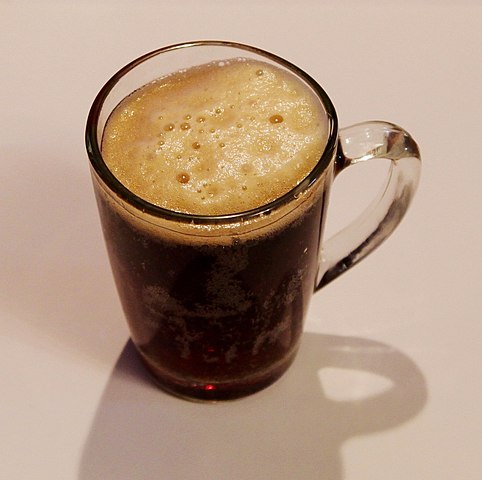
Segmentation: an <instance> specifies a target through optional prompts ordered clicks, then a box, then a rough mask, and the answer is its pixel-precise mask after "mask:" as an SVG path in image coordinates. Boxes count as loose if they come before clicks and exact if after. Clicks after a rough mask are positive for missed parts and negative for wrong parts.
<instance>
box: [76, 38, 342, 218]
mask: <svg viewBox="0 0 482 480" xmlns="http://www.w3.org/2000/svg"><path fill="white" fill-rule="evenodd" d="M202 46H218V47H231V48H237V49H239V50H245V51H248V52H251V53H254V54H256V55H259V56H262V57H265V58H267V59H268V60H271V61H272V62H275V63H277V64H279V65H281V66H283V67H284V68H286V69H288V70H289V71H291V72H292V73H294V74H295V75H296V76H298V77H299V78H301V79H302V80H303V81H304V82H305V83H306V84H308V85H309V86H310V87H311V88H312V89H313V91H314V92H315V94H316V95H317V97H318V98H319V99H320V101H321V103H322V104H323V107H324V109H325V112H326V115H327V120H328V136H327V141H326V145H325V148H324V150H323V152H322V154H321V156H320V159H319V160H318V162H317V163H316V165H315V167H314V168H313V169H312V170H311V171H310V173H309V174H308V175H307V176H306V177H305V178H304V179H303V180H302V181H301V182H300V183H298V184H297V185H296V186H294V187H293V188H292V189H291V190H290V191H288V192H287V193H285V194H283V195H282V196H280V197H278V198H276V199H275V200H272V201H271V202H269V203H266V204H264V205H260V206H258V207H255V208H253V209H249V210H245V211H241V212H234V213H227V214H221V215H197V214H190V213H184V212H178V211H175V210H169V209H166V208H163V207H160V206H158V205H155V204H153V203H151V202H149V201H147V200H144V199H143V198H142V197H139V196H138V195H136V194H135V193H133V192H132V191H130V190H129V189H128V188H127V187H126V186H125V185H124V184H122V183H121V182H120V180H118V179H117V177H116V176H115V175H114V174H113V173H112V172H111V170H110V169H109V168H108V166H107V164H106V163H105V162H104V159H103V157H102V153H101V146H100V145H99V143H98V139H97V133H98V132H97V130H98V124H99V117H100V113H101V111H102V107H103V105H104V102H105V100H106V99H107V97H108V96H109V94H110V92H111V91H112V90H113V89H114V87H115V86H116V84H117V83H118V82H119V81H120V80H121V78H122V77H124V76H125V75H126V74H127V73H128V72H130V71H131V70H133V69H134V68H136V67H137V66H138V65H140V64H142V63H144V62H145V61H147V60H149V59H151V58H153V57H156V56H158V55H160V54H162V53H166V52H171V51H174V50H179V49H183V48H192V47H202ZM146 83H147V82H146ZM140 87H142V85H139V88H140ZM114 108H115V107H114ZM110 113H111V112H110ZM337 135H338V119H337V115H336V111H335V107H334V106H333V103H332V102H331V100H330V98H329V97H328V95H327V93H326V92H325V91H324V90H323V88H322V87H321V86H320V85H319V84H318V82H316V80H314V79H313V78H312V77H311V76H310V75H308V74H307V73H306V72H304V71H303V70H301V69H300V68H299V67H297V66H296V65H294V64H293V63H291V62H289V61H287V60H285V59H284V58H282V57H279V56H278V55H276V54H273V53H270V52H267V51H265V50H262V49H260V48H257V47H253V46H250V45H246V44H243V43H238V42H231V41H224V40H197V41H191V42H183V43H177V44H173V45H168V46H165V47H162V48H158V49H156V50H153V51H151V52H148V53H146V54H144V55H142V56H140V57H138V58H136V59H135V60H133V61H131V62H130V63H128V64H127V65H125V66H124V67H122V68H121V69H120V70H118V71H117V72H116V73H115V74H114V75H113V76H112V77H111V78H110V79H109V80H108V81H107V82H106V83H105V85H104V86H103V87H102V88H101V90H100V91H99V93H98V94H97V96H96V97H95V99H94V102H93V103H92V106H91V108H90V111H89V114H88V117H87V123H86V129H85V144H86V148H87V153H88V156H89V159H90V163H91V165H92V167H93V168H94V170H95V172H96V173H97V175H99V177H100V178H101V180H102V181H103V182H104V183H105V184H106V186H107V187H108V188H109V189H110V190H111V191H112V192H114V193H115V194H116V195H117V196H118V197H119V198H120V199H121V200H123V201H124V202H126V203H127V204H129V205H131V206H132V207H134V208H136V209H138V210H141V211H142V212H143V213H148V214H150V215H152V216H154V217H160V218H165V219H172V220H175V221H177V222H183V223H195V224H208V223H232V222H236V221H240V220H248V219H252V218H255V217H258V216H262V215H266V214H269V213H270V212H271V211H273V210H275V209H277V208H279V207H281V206H283V205H285V204H287V203H289V202H290V201H291V200H292V199H293V198H297V197H298V196H299V195H300V194H301V193H303V192H304V191H306V190H307V189H308V188H309V187H310V186H311V185H312V184H313V183H314V182H315V181H316V180H317V179H318V178H320V176H321V174H322V173H323V172H324V171H325V169H326V167H327V166H328V165H329V164H330V162H331V160H332V158H333V156H334V153H335V149H336V145H337Z"/></svg>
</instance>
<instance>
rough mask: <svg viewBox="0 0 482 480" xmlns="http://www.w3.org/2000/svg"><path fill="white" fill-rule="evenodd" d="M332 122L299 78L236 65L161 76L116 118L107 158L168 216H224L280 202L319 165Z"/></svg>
mask: <svg viewBox="0 0 482 480" xmlns="http://www.w3.org/2000/svg"><path fill="white" fill-rule="evenodd" d="M326 137H327V119H326V115H325V112H324V110H323V109H322V107H321V105H320V103H319V101H318V100H317V99H316V97H315V96H314V95H313V93H312V92H311V90H309V89H308V88H307V87H306V86H305V85H304V84H302V83H301V81H300V80H299V79H297V78H296V77H294V76H293V75H292V74H290V73H288V72H285V71H283V70H281V69H279V68H277V67H274V66H272V65H269V64H266V63H262V62H258V61H254V60H248V59H231V60H224V61H222V62H213V63H210V64H205V65H201V66H198V67H193V68H191V69H188V70H183V71H180V72H176V73H173V74H171V75H168V76H166V77H163V78H160V79H158V80H156V81H154V82H152V83H150V84H148V85H146V86H144V87H142V88H141V89H140V90H137V91H136V92H134V93H133V94H132V95H130V96H129V97H127V98H126V99H124V100H123V101H122V102H121V103H120V104H119V106H118V107H117V108H116V109H115V111H114V112H113V114H112V115H111V117H110V119H109V121H108V123H107V125H106V129H105V132H104V138H103V142H102V153H103V157H104V159H105V161H106V163H107V165H108V166H109V168H110V169H111V171H112V172H113V173H114V175H116V176H117V178H118V179H119V180H120V181H121V182H122V183H123V184H124V185H125V186H127V187H128V188H129V189H130V190H132V191H133V192H134V193H135V194H137V195H139V196H140V197H142V198H144V199H145V200H147V201H149V202H151V203H153V204H155V205H159V206H161V207H164V208H168V209H170V210H174V211H179V212H185V213H191V214H198V215H219V214H228V213H235V212H239V211H245V210H249V209H251V208H255V207H257V206H260V205H264V204H266V203H269V202H270V201H272V200H274V199H276V198H278V197H280V196H282V195H283V194H284V193H286V192H288V191H289V190H291V189H292V188H293V187H294V186H296V185H297V184H298V183H299V182H301V181H302V180H303V179H304V178H305V177H306V176H307V175H308V174H309V172H310V171H311V170H312V169H313V167H314V166H315V165H316V163H317V162H318V160H319V158H320V155H321V153H322V151H323V148H324V146H325V143H326Z"/></svg>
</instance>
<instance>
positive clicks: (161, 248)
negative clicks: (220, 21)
mask: <svg viewBox="0 0 482 480" xmlns="http://www.w3.org/2000/svg"><path fill="white" fill-rule="evenodd" d="M98 193H99V192H98ZM97 198H98V203H99V207H100V212H101V217H102V222H103V228H104V235H105V238H106V243H107V245H108V249H109V255H110V260H111V265H112V269H113V272H114V276H115V279H116V283H117V288H118V291H119V294H120V298H121V301H122V304H123V308H124V311H125V314H126V317H127V320H128V323H129V326H130V329H131V333H132V338H133V341H134V343H135V344H136V346H137V348H138V350H139V352H140V353H141V357H142V359H143V361H144V362H145V364H146V365H147V367H148V368H149V370H150V371H151V372H152V373H153V375H154V377H155V378H156V380H157V382H158V383H159V384H160V385H161V386H162V387H163V388H164V389H166V390H168V391H170V392H172V393H175V394H177V395H180V396H187V397H191V398H199V399H203V400H214V399H230V398H236V397H240V396H244V395H247V394H249V393H252V392H254V391H257V390H260V389H261V388H264V387H265V386H267V385H269V384H271V383H273V382H274V381H275V380H276V379H277V378H279V377H280V376H281V375H282V374H283V372H284V371H285V370H286V369H287V368H288V366H289V365H290V364H291V362H292V360H293V358H294V355H295V353H296V351H297V348H298V344H299V339H300V336H301V332H302V322H303V318H304V316H305V313H306V309H307V306H308V301H309V299H310V297H311V295H312V293H313V289H314V284H315V277H316V270H317V265H318V254H319V242H320V232H321V226H320V222H321V219H322V218H323V215H322V209H323V207H324V205H323V204H324V202H323V198H319V199H318V200H317V201H316V203H315V204H314V205H312V206H311V207H310V208H309V209H308V210H307V211H305V212H304V214H303V215H302V217H301V218H298V219H297V220H296V221H293V222H292V223H289V224H287V225H285V226H284V227H282V228H278V229H276V230H274V231H273V233H272V234H269V235H265V234H264V235H262V236H260V237H259V238H256V237H253V236H251V237H250V238H249V239H247V240H241V239H236V238H233V239H232V242H231V244H230V245H220V244H216V243H214V242H213V243H206V244H204V245H203V244H199V243H197V244H187V243H185V242H183V243H180V242H175V241H173V240H167V239H165V238H163V237H162V233H161V234H159V235H155V236H154V235H152V234H149V233H147V230H146V231H141V230H139V229H138V228H136V227H135V226H134V223H131V222H130V221H129V220H128V219H127V218H128V217H127V216H126V214H125V213H123V214H122V215H119V213H118V212H117V210H116V209H114V208H112V206H111V205H110V204H109V202H106V201H105V199H104V198H103V194H98V195H97ZM206 242H209V240H208V239H207V240H206Z"/></svg>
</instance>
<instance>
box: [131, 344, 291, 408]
mask: <svg viewBox="0 0 482 480" xmlns="http://www.w3.org/2000/svg"><path fill="white" fill-rule="evenodd" d="M296 353H297V349H295V350H294V351H293V352H291V353H290V355H289V356H287V357H286V358H285V359H283V361H282V362H279V363H277V364H276V365H274V367H272V368H271V369H270V370H269V371H268V372H266V371H265V372H263V373H262V374H257V375H254V376H251V377H248V378H243V379H236V380H228V381H208V380H205V381H199V380H196V381H194V380H190V379H182V378H181V379H179V378H174V377H172V376H170V375H167V374H166V373H165V372H164V371H163V370H162V369H161V368H160V367H159V366H157V365H155V364H153V363H152V362H151V361H150V360H149V359H148V358H146V357H145V356H144V355H143V354H142V353H141V352H139V351H138V354H139V357H140V359H141V361H142V363H143V364H144V366H145V367H146V369H147V371H148V373H149V374H150V377H151V378H152V380H153V381H154V383H155V384H156V385H157V386H158V387H159V388H160V389H161V390H164V391H165V392H166V393H169V394H170V395H173V396H175V397H179V398H182V399H184V400H190V401H194V402H202V403H214V402H218V401H228V400H236V399H240V398H243V397H247V396H249V395H252V394H254V393H256V392H259V391H260V390H263V389H265V388H266V387H268V386H270V385H272V384H273V383H275V382H276V381H277V380H278V379H279V378H280V377H281V376H282V375H283V374H284V373H285V372H286V371H287V370H288V368H289V367H290V366H291V364H292V363H293V361H294V359H295V356H296Z"/></svg>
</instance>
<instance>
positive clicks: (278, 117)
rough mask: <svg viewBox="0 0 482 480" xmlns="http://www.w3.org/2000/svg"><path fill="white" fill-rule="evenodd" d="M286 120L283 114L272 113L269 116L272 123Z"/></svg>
mask: <svg viewBox="0 0 482 480" xmlns="http://www.w3.org/2000/svg"><path fill="white" fill-rule="evenodd" d="M283 120H284V118H283V117H282V116H281V115H272V116H271V117H269V121H270V123H274V124H276V123H281V122H282V121H283Z"/></svg>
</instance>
